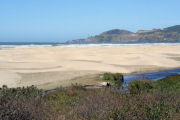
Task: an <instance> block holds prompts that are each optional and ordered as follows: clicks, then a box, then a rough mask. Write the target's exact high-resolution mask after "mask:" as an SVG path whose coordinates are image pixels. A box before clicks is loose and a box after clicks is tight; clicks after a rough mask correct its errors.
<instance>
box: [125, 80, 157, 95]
mask: <svg viewBox="0 0 180 120" xmlns="http://www.w3.org/2000/svg"><path fill="white" fill-rule="evenodd" d="M154 86H155V83H154V82H152V81H147V80H144V81H143V80H134V81H132V82H130V83H129V86H128V90H129V91H130V93H131V94H140V93H142V92H143V91H146V92H148V91H150V90H151V89H152V88H154Z"/></svg>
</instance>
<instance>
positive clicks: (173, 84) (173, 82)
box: [156, 75, 180, 90]
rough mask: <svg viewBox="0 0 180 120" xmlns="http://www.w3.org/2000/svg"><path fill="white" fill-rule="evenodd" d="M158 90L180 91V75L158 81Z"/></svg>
mask: <svg viewBox="0 0 180 120" xmlns="http://www.w3.org/2000/svg"><path fill="white" fill-rule="evenodd" d="M156 83H157V88H158V89H160V90H180V75H173V76H168V77H166V78H163V79H161V80H158V81H157V82H156Z"/></svg>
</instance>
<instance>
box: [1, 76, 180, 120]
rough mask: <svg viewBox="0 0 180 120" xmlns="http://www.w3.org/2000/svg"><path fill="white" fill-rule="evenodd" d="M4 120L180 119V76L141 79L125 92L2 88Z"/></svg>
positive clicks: (105, 89) (77, 88)
mask: <svg viewBox="0 0 180 120" xmlns="http://www.w3.org/2000/svg"><path fill="white" fill-rule="evenodd" d="M0 118H1V119H2V120H19V119H20V120H33V119H34V120H64V119H67V120H160V119H163V120H166V119H168V120H169V119H171V120H178V119H179V118H180V76H169V77H167V78H164V79H161V80H158V81H156V82H152V81H147V80H143V81H142V80H141V81H138V80H136V81H133V82H131V83H130V84H129V87H128V90H127V91H125V92H117V91H116V92H115V91H113V89H111V88H110V87H108V88H102V89H84V88H83V87H82V86H78V85H72V86H71V87H69V88H58V89H57V90H56V91H55V92H52V93H49V94H45V95H44V92H43V91H42V90H39V89H37V88H36V87H34V86H31V87H27V88H16V89H15V88H7V86H3V87H2V88H1V89H0Z"/></svg>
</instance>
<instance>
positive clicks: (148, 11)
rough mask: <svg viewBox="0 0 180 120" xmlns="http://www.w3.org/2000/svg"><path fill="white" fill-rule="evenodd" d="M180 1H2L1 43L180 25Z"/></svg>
mask: <svg viewBox="0 0 180 120" xmlns="http://www.w3.org/2000/svg"><path fill="white" fill-rule="evenodd" d="M179 12H180V0H0V42H3V41H4V42H10V41H12V42H15V41H18V42H22V41H23V42H28V41H36V42H38V41H44V42H51V41H66V40H72V39H77V38H86V37H88V36H92V35H97V34H99V33H101V32H104V31H106V30H110V29H114V28H118V29H127V30H130V31H133V32H136V30H138V29H152V28H164V27H167V26H172V25H178V24H180V14H179Z"/></svg>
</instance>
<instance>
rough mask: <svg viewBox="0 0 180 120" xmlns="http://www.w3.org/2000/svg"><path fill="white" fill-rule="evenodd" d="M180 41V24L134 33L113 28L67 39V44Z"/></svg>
mask: <svg viewBox="0 0 180 120" xmlns="http://www.w3.org/2000/svg"><path fill="white" fill-rule="evenodd" d="M160 42H180V25H176V26H172V27H167V28H164V29H153V30H139V31H138V32H136V33H133V32H131V31H127V30H120V29H113V30H109V31H106V32H103V33H102V34H100V35H96V36H93V37H89V38H87V39H77V40H70V41H67V42H66V43H67V44H90V43H94V44H100V43H160Z"/></svg>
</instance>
